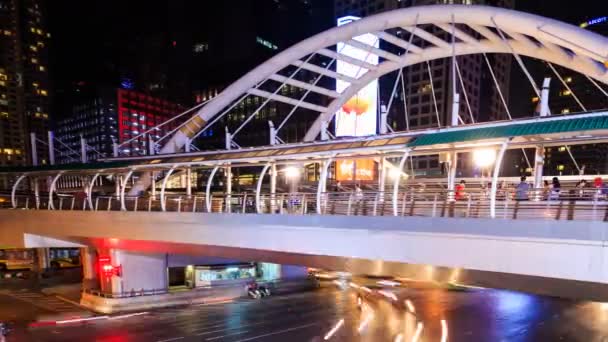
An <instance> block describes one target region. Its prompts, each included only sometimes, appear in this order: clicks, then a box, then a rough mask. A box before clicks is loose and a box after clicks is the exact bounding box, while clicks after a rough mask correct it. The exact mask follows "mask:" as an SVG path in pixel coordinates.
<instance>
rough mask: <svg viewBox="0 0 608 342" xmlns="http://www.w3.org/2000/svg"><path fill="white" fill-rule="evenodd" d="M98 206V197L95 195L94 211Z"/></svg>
mask: <svg viewBox="0 0 608 342" xmlns="http://www.w3.org/2000/svg"><path fill="white" fill-rule="evenodd" d="M98 208H99V197H95V211H97V209H98Z"/></svg>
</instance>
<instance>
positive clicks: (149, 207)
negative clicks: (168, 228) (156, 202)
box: [148, 197, 152, 212]
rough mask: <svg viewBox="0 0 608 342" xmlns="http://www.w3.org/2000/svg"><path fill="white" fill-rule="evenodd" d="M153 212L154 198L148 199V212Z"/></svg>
mask: <svg viewBox="0 0 608 342" xmlns="http://www.w3.org/2000/svg"><path fill="white" fill-rule="evenodd" d="M150 211H152V197H148V212H150Z"/></svg>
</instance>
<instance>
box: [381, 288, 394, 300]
mask: <svg viewBox="0 0 608 342" xmlns="http://www.w3.org/2000/svg"><path fill="white" fill-rule="evenodd" d="M378 293H379V294H381V295H383V296H384V297H386V298H388V299H392V300H394V301H397V300H398V299H397V296H395V294H394V293H392V292H388V291H384V290H380V291H378Z"/></svg>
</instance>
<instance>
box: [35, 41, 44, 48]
mask: <svg viewBox="0 0 608 342" xmlns="http://www.w3.org/2000/svg"><path fill="white" fill-rule="evenodd" d="M36 45H38V47H41V48H43V47H44V43H43V42H37V43H36Z"/></svg>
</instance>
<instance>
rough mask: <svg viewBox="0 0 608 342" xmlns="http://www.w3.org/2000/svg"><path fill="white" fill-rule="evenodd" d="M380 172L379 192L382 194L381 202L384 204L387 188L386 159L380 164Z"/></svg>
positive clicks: (381, 159)
mask: <svg viewBox="0 0 608 342" xmlns="http://www.w3.org/2000/svg"><path fill="white" fill-rule="evenodd" d="M378 166H379V168H380V170H379V171H380V172H379V173H378V192H380V201H381V202H384V190H385V188H386V157H382V158H380V162H379V163H378Z"/></svg>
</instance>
